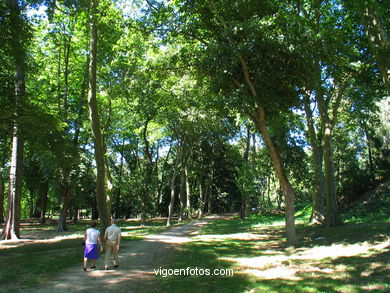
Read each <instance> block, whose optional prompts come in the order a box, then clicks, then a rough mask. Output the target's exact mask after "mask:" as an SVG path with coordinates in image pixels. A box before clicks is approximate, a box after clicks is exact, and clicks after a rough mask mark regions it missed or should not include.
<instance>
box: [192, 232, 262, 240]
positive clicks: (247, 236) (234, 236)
mask: <svg viewBox="0 0 390 293" xmlns="http://www.w3.org/2000/svg"><path fill="white" fill-rule="evenodd" d="M268 237H269V236H268V235H262V234H253V233H234V234H207V235H199V236H195V237H194V239H196V240H199V241H205V242H209V241H225V240H262V239H264V238H268Z"/></svg>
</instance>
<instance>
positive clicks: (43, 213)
mask: <svg viewBox="0 0 390 293" xmlns="http://www.w3.org/2000/svg"><path fill="white" fill-rule="evenodd" d="M41 192H42V195H41V201H40V212H41V213H40V219H39V222H40V223H41V224H45V223H46V209H47V194H48V192H49V183H48V182H45V183H43V185H42V190H41Z"/></svg>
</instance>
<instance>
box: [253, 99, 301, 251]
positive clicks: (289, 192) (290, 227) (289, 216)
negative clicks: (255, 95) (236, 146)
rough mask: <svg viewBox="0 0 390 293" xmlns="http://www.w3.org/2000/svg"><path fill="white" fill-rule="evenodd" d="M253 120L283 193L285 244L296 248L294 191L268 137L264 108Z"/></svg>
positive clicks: (256, 113) (260, 108)
mask: <svg viewBox="0 0 390 293" xmlns="http://www.w3.org/2000/svg"><path fill="white" fill-rule="evenodd" d="M253 118H254V122H255V124H256V126H257V128H258V129H259V131H260V133H261V134H262V135H263V138H264V142H265V144H266V145H267V147H268V151H269V153H270V156H271V159H272V164H273V167H274V169H275V172H276V176H277V177H278V179H279V184H280V187H281V188H282V190H283V193H284V201H285V221H286V234H287V243H288V245H289V246H296V245H297V244H298V240H297V237H296V232H295V218H294V190H293V188H292V186H291V183H290V181H289V180H288V179H287V176H286V174H285V171H284V169H283V166H282V162H281V160H280V157H279V153H278V151H277V149H276V148H275V146H274V144H273V142H272V139H271V136H270V135H269V132H268V129H267V127H266V123H265V111H264V108H263V107H261V106H259V107H258V108H257V109H256V111H255V112H254V113H253Z"/></svg>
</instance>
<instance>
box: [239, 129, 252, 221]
mask: <svg viewBox="0 0 390 293" xmlns="http://www.w3.org/2000/svg"><path fill="white" fill-rule="evenodd" d="M246 135H247V136H246V146H245V151H244V158H243V159H244V164H249V148H250V142H251V132H250V129H249V127H247V134H246ZM247 210H248V198H247V196H246V195H245V194H243V193H241V207H240V218H241V219H245V217H246V216H247V215H248V214H247Z"/></svg>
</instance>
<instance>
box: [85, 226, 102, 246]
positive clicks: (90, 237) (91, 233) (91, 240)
mask: <svg viewBox="0 0 390 293" xmlns="http://www.w3.org/2000/svg"><path fill="white" fill-rule="evenodd" d="M86 234H87V239H86V240H85V243H88V244H98V237H99V230H96V229H95V228H88V229H87V231H86Z"/></svg>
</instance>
